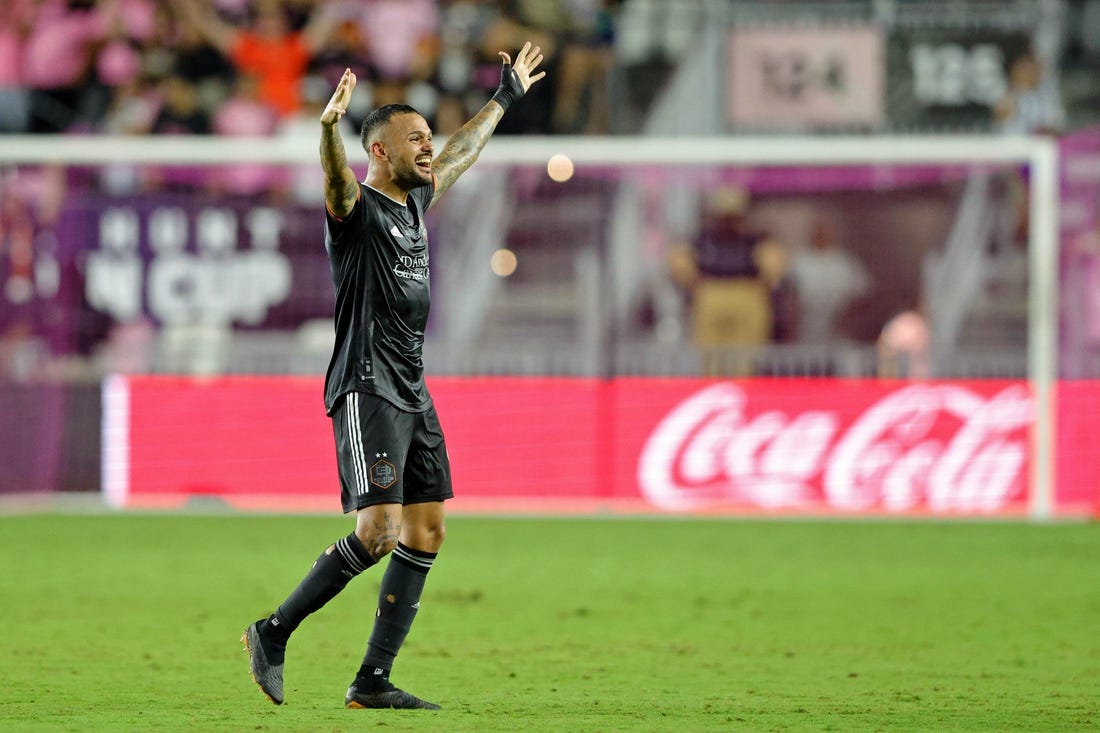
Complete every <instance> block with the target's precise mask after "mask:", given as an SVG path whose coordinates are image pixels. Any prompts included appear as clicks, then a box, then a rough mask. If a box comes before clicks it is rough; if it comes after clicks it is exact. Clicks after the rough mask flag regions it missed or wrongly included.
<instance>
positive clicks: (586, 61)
mask: <svg viewBox="0 0 1100 733" xmlns="http://www.w3.org/2000/svg"><path fill="white" fill-rule="evenodd" d="M618 5H620V3H619V2H616V1H614V0H584V2H573V3H570V4H569V8H568V9H569V13H570V24H569V28H568V30H567V31H566V32H565V34H564V36H563V38H562V49H561V63H560V67H559V70H558V74H557V82H558V83H557V93H556V95H555V99H554V112H553V117H552V120H551V125H552V128H551V129H552V130H553V131H554V132H559V133H568V134H578V133H584V134H587V135H606V134H607V133H608V130H609V127H610V121H609V120H610V113H609V109H608V98H609V96H610V90H609V88H608V82H609V80H610V77H611V68H612V66H613V64H614V42H615V12H614V11H615V9H616V8H617V6H618Z"/></svg>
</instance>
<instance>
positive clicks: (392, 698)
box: [344, 680, 439, 710]
mask: <svg viewBox="0 0 1100 733" xmlns="http://www.w3.org/2000/svg"><path fill="white" fill-rule="evenodd" d="M344 706H345V707H349V708H394V709H398V710H439V706H438V705H436V704H435V703H434V702H428V701H427V700H421V699H420V698H419V697H417V696H416V695H410V694H409V693H407V692H405V691H404V690H399V689H398V688H396V687H394V686H393V685H391V684H390V683H389V681H388V680H387V681H386V683H385V686H384V687H382V688H381V689H378V690H374V691H373V692H360V691H359V688H357V687H356V686H355V683H354V682H353V683H352V684H351V687H349V688H348V694H347V695H345V696H344Z"/></svg>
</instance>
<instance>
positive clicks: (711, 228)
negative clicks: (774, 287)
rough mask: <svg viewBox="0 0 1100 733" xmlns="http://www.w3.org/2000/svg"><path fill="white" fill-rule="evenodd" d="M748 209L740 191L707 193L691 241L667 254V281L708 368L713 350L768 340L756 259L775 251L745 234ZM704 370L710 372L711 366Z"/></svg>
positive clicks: (767, 311)
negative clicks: (676, 289)
mask: <svg viewBox="0 0 1100 733" xmlns="http://www.w3.org/2000/svg"><path fill="white" fill-rule="evenodd" d="M748 207H749V193H748V192H747V191H745V190H744V189H742V188H739V187H725V188H720V189H717V190H715V191H712V192H711V193H710V194H709V195H708V196H707V197H706V199H705V201H704V204H703V219H702V223H701V226H700V229H699V233H698V234H697V236H696V237H695V239H694V241H693V242H692V243H691V244H680V245H677V246H674V247H673V248H672V249H671V251H670V258H669V268H670V274H671V277H672V279H673V281H674V282H676V283H677V284H679V285H680V286H681V287H682V288H684V289H685V291H686V292H687V294H688V299H689V301H690V305H691V319H692V332H693V336H694V340H695V343H696V345H697V346H698V347H699V348H700V349H701V350H702V351H703V353H704V358H706V359H707V360H708V362H709V361H713V360H712V359H710V358H709V357H710V356H712V355H713V354H715V353H716V350H720V349H723V348H725V347H730V346H745V345H755V344H763V343H767V342H768V341H769V340H770V339H771V335H772V327H773V313H772V306H771V294H770V283H769V281H768V280H767V279H766V278H765V277H764V275H763V273H762V271H761V264H765V262H764V259H762V258H761V255H762V253H763V252H765V251H767V250H770V249H771V248H773V247H775V246H776V245H775V243H774V242H773V240H772V239H771V238H770V237H769V236H767V235H766V234H765V233H763V232H758V231H754V230H752V229H751V228H749V226H748V224H747V219H746V215H747V213H748ZM766 264H767V265H771V264H772V263H771V262H770V261H769V262H767V263H766ZM707 370H708V371H709V372H712V373H713V372H714V371H715V369H714V368H713V365H711V366H708V367H707Z"/></svg>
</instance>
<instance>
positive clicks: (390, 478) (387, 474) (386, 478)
mask: <svg viewBox="0 0 1100 733" xmlns="http://www.w3.org/2000/svg"><path fill="white" fill-rule="evenodd" d="M370 482H371V483H372V484H374V485H375V486H377V487H378V488H380V489H388V488H390V487H391V486H393V485H394V484H395V483H397V469H396V468H395V467H394V465H393V464H392V463H390V462H389V461H386V460H380V461H377V462H376V463H375V464H374V465H373V466H371V467H370Z"/></svg>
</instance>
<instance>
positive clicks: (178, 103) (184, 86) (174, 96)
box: [151, 74, 212, 135]
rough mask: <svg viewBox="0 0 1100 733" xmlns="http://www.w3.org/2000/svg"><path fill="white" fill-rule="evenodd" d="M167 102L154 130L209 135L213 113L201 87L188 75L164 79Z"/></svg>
mask: <svg viewBox="0 0 1100 733" xmlns="http://www.w3.org/2000/svg"><path fill="white" fill-rule="evenodd" d="M161 89H162V93H163V102H162V103H161V106H160V111H159V112H158V113H157V116H156V119H155V120H154V121H153V124H152V129H151V131H152V132H154V133H157V134H161V135H209V134H210V132H211V131H212V130H211V123H210V115H209V114H208V113H207V111H206V109H205V108H204V107H203V106H202V100H201V99H200V97H199V89H198V87H197V86H195V84H194V82H192V81H191V80H190V79H188V78H187V77H185V76H181V75H178V74H173V75H171V76H169V77H168V78H166V79H165V80H164V81H163V82H161Z"/></svg>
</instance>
